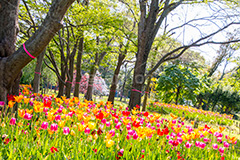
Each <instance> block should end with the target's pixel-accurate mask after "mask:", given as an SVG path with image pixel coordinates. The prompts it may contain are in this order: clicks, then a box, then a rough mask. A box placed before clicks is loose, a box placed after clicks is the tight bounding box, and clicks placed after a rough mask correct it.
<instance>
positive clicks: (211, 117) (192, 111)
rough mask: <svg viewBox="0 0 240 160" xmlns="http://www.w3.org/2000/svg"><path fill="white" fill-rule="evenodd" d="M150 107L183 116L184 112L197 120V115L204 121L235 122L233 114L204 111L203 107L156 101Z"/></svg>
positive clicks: (188, 117)
mask: <svg viewBox="0 0 240 160" xmlns="http://www.w3.org/2000/svg"><path fill="white" fill-rule="evenodd" d="M148 109H149V110H152V111H160V112H161V110H162V109H164V110H165V111H167V112H168V113H173V114H175V115H177V116H182V115H183V114H184V117H185V118H186V119H190V120H195V119H196V117H197V118H198V120H199V121H202V122H208V123H215V124H220V125H232V124H233V120H232V117H233V116H232V115H227V114H220V113H216V112H211V111H204V110H202V109H196V108H193V107H190V106H183V105H175V104H166V103H159V102H155V103H151V104H150V105H149V106H148ZM183 112H184V113H183Z"/></svg>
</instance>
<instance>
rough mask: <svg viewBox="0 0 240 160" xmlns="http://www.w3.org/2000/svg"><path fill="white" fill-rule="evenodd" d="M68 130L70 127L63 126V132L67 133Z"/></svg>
mask: <svg viewBox="0 0 240 160" xmlns="http://www.w3.org/2000/svg"><path fill="white" fill-rule="evenodd" d="M69 132H70V129H69V128H68V127H63V134H65V135H68V134H69Z"/></svg>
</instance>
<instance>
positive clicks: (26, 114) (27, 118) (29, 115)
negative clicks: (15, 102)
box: [23, 113, 32, 120]
mask: <svg viewBox="0 0 240 160" xmlns="http://www.w3.org/2000/svg"><path fill="white" fill-rule="evenodd" d="M23 118H24V119H26V120H30V119H31V118H32V115H31V114H28V113H25V115H24V117H23Z"/></svg>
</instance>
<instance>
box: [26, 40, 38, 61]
mask: <svg viewBox="0 0 240 160" xmlns="http://www.w3.org/2000/svg"><path fill="white" fill-rule="evenodd" d="M23 49H24V51H25V52H26V53H27V54H28V55H29V57H31V58H32V59H34V58H36V57H34V56H33V55H31V53H29V52H28V51H27V49H26V46H25V43H23Z"/></svg>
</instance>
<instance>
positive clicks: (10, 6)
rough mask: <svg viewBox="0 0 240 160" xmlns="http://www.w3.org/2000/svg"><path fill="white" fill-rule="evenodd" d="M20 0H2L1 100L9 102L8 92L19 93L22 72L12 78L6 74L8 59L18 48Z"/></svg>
mask: <svg viewBox="0 0 240 160" xmlns="http://www.w3.org/2000/svg"><path fill="white" fill-rule="evenodd" d="M18 7H19V0H9V1H1V2H0V77H1V78H0V101H4V102H5V103H6V102H7V94H13V95H18V94H19V80H20V73H17V77H16V78H14V80H11V79H10V77H7V74H6V71H7V70H6V67H7V66H6V63H7V62H6V59H4V57H8V56H10V55H12V54H13V53H14V52H15V50H16V48H15V44H16V40H17V34H18V32H19V28H18Z"/></svg>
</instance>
